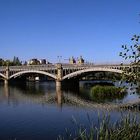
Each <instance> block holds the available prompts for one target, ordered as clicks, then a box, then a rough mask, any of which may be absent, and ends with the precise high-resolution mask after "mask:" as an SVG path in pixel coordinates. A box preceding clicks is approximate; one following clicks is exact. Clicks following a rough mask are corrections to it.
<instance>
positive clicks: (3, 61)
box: [0, 56, 22, 66]
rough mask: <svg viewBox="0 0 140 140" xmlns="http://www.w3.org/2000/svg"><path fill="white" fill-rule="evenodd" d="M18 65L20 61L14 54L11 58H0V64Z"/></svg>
mask: <svg viewBox="0 0 140 140" xmlns="http://www.w3.org/2000/svg"><path fill="white" fill-rule="evenodd" d="M7 65H9V66H20V65H22V63H21V61H20V60H19V58H18V57H16V56H14V58H13V60H12V61H11V60H3V59H0V66H7Z"/></svg>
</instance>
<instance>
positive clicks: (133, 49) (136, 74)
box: [120, 35, 140, 82]
mask: <svg viewBox="0 0 140 140" xmlns="http://www.w3.org/2000/svg"><path fill="white" fill-rule="evenodd" d="M131 41H132V45H130V46H128V45H122V49H123V51H122V52H120V56H121V57H122V58H124V59H125V60H129V63H130V66H129V68H126V69H124V75H123V77H124V78H125V79H126V80H127V81H129V82H131V81H132V82H140V36H137V35H134V36H133V38H132V39H131Z"/></svg>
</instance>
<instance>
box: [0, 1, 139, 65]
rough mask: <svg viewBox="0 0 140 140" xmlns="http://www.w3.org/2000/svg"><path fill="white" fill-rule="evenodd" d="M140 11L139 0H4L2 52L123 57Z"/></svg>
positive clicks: (98, 59)
mask: <svg viewBox="0 0 140 140" xmlns="http://www.w3.org/2000/svg"><path fill="white" fill-rule="evenodd" d="M139 14H140V1H139V0H0V58H4V59H13V57H14V56H18V57H19V58H20V59H21V60H23V61H24V60H29V59H31V58H39V59H44V58H45V59H48V60H49V61H50V62H53V63H57V62H58V61H59V59H60V61H61V62H65V63H66V62H68V59H69V58H70V57H71V56H73V57H75V58H76V59H77V57H79V56H83V58H84V59H85V61H87V62H93V63H116V62H121V61H122V58H121V57H119V52H120V51H121V50H122V49H121V46H122V45H123V44H128V45H129V44H131V41H130V40H131V38H132V36H133V35H134V34H137V35H139V34H140V16H139Z"/></svg>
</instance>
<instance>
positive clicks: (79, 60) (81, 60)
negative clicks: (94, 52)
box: [78, 56, 85, 64]
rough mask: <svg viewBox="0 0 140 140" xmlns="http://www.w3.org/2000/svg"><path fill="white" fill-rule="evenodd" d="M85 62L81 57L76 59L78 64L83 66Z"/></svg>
mask: <svg viewBox="0 0 140 140" xmlns="http://www.w3.org/2000/svg"><path fill="white" fill-rule="evenodd" d="M84 63H85V60H84V59H83V58H82V56H80V58H78V64H84Z"/></svg>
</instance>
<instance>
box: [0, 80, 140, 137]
mask: <svg viewBox="0 0 140 140" xmlns="http://www.w3.org/2000/svg"><path fill="white" fill-rule="evenodd" d="M83 85H84V84H83V83H82V82H81V83H80V88H79V90H76V91H74V90H60V89H56V87H55V83H54V82H40V83H39V82H35V83H34V82H33V83H32V82H28V83H26V84H13V85H9V86H7V85H3V84H0V139H1V140H15V139H16V140H31V139H33V140H38V139H41V140H44V139H45V140H53V139H54V140H55V139H57V138H58V136H59V135H63V136H66V131H65V129H68V130H69V131H70V132H71V133H74V132H75V131H76V127H77V126H76V125H75V124H74V123H73V118H74V119H75V120H77V122H78V123H79V124H84V125H86V126H87V125H89V120H88V116H90V118H91V120H92V121H93V122H94V124H95V125H96V124H97V120H98V115H99V114H100V115H103V114H106V113H108V114H110V115H111V120H112V121H113V122H114V121H116V120H118V119H119V117H120V116H121V113H122V112H127V111H124V110H123V111H122V110H118V109H116V108H113V106H116V105H119V104H122V103H127V102H131V101H134V100H136V101H137V100H139V97H140V95H139V94H138V93H133V92H130V91H129V89H128V93H127V94H126V95H124V96H123V97H121V98H115V99H113V98H109V99H108V98H107V99H104V100H101V101H98V100H96V99H95V100H93V101H92V100H90V99H89V98H88V97H87V95H86V94H88V92H89V88H86V87H84V86H83ZM135 113H136V114H139V112H135Z"/></svg>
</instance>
